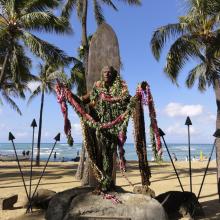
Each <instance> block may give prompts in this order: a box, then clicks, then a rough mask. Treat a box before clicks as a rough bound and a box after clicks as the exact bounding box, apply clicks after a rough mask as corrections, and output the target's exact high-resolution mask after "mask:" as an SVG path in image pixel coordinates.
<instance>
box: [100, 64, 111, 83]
mask: <svg viewBox="0 0 220 220" xmlns="http://www.w3.org/2000/svg"><path fill="white" fill-rule="evenodd" d="M102 74H103V75H102V77H103V80H104V82H106V83H110V82H111V81H112V79H113V73H112V71H111V69H110V68H109V67H104V68H103V70H102Z"/></svg>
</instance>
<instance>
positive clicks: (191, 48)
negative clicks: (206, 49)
mask: <svg viewBox="0 0 220 220" xmlns="http://www.w3.org/2000/svg"><path fill="white" fill-rule="evenodd" d="M200 47H201V45H200V42H199V41H197V40H196V39H194V38H193V37H191V36H187V35H184V36H181V37H179V38H178V39H177V40H176V41H175V42H174V43H173V44H172V46H171V48H170V50H169V52H168V54H167V63H166V66H165V68H164V71H165V73H167V74H168V76H169V77H170V79H171V80H172V81H173V82H176V80H177V77H178V74H179V71H180V70H181V69H182V68H183V66H184V65H185V63H186V62H187V61H188V60H189V59H190V58H194V57H196V58H197V57H198V56H201V57H202V54H201V53H200V50H199V49H200Z"/></svg>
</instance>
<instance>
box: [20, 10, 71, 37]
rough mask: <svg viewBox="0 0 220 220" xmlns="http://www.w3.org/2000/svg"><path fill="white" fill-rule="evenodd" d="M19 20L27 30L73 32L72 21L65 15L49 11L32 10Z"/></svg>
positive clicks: (59, 32)
mask: <svg viewBox="0 0 220 220" xmlns="http://www.w3.org/2000/svg"><path fill="white" fill-rule="evenodd" d="M19 22H20V23H21V24H22V25H23V26H24V28H25V29H26V30H34V31H46V32H55V33H58V34H63V33H67V34H70V33H72V30H71V26H70V23H69V22H68V20H67V19H66V18H65V17H57V16H55V15H54V14H52V13H51V12H48V11H43V12H41V11H39V12H31V13H27V14H25V15H23V16H22V17H21V18H20V20H19Z"/></svg>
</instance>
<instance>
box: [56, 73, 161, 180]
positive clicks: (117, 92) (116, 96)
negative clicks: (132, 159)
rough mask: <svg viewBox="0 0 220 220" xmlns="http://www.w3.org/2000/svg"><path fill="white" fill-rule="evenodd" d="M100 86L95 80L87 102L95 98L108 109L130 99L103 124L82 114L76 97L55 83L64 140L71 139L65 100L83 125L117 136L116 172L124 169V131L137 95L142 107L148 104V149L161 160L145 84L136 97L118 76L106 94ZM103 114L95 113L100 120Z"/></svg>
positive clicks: (152, 107) (154, 122)
mask: <svg viewBox="0 0 220 220" xmlns="http://www.w3.org/2000/svg"><path fill="white" fill-rule="evenodd" d="M103 83H104V82H103V81H99V84H98V85H96V88H95V89H94V92H93V94H91V96H90V99H91V101H93V102H95V101H96V99H97V98H99V99H100V100H101V104H103V105H106V104H107V103H109V104H111V105H112V106H114V105H118V104H120V103H124V102H125V100H127V99H129V98H130V101H129V103H128V105H127V106H126V109H124V111H123V113H122V114H120V115H118V116H116V117H115V118H113V119H112V120H109V121H107V122H105V121H102V120H101V121H96V120H95V119H94V118H93V117H92V116H91V115H89V114H88V113H87V112H86V110H85V109H84V107H83V104H82V102H81V100H80V99H79V98H78V97H77V96H75V95H74V94H72V92H71V91H70V90H69V89H68V88H67V87H65V86H64V85H62V84H60V83H59V82H58V83H57V85H56V93H57V100H58V102H59V103H60V106H61V111H62V113H63V116H64V123H65V125H64V132H65V134H66V135H67V138H68V140H69V139H70V140H71V138H72V136H71V125H70V122H69V119H68V113H67V105H66V101H68V102H69V103H70V104H71V105H72V106H73V108H74V109H75V111H76V113H77V114H78V115H79V117H80V118H81V119H82V121H83V122H84V123H85V125H87V126H89V127H92V128H95V129H98V130H101V129H109V130H111V132H113V133H114V134H116V135H117V137H118V150H119V158H120V161H119V165H120V170H122V171H123V170H125V162H126V160H125V157H124V153H125V150H124V148H123V146H124V143H125V141H126V131H127V125H128V120H129V118H130V116H131V114H132V111H133V110H134V108H135V103H136V101H137V97H140V96H141V100H142V104H143V105H148V107H149V115H150V121H151V124H150V127H151V131H152V132H151V137H152V140H153V141H152V146H153V147H154V150H155V151H154V152H155V154H157V155H158V156H159V157H161V155H162V148H161V141H160V136H159V131H158V127H157V120H156V113H155V109H154V102H153V98H152V95H151V91H150V87H149V85H148V84H147V83H146V86H145V87H143V88H142V87H141V86H140V85H139V86H138V88H137V90H136V95H135V96H134V97H130V95H129V93H128V90H127V86H126V84H125V82H124V81H122V80H121V79H120V77H119V76H117V77H116V80H115V82H114V83H113V85H112V86H111V88H110V91H107V89H106V88H105V87H104V86H103ZM109 93H110V94H109ZM103 115H104V114H103V113H102V112H101V113H100V114H99V116H100V117H104V116H103ZM153 143H154V144H153ZM155 145H156V146H155ZM92 161H93V160H92ZM93 163H95V161H93ZM93 165H94V168H95V170H96V173H97V175H98V176H99V178H98V179H99V180H100V181H101V179H102V177H103V173H102V171H101V170H99V169H98V167H97V166H96V165H95V164H93ZM142 172H144V171H142Z"/></svg>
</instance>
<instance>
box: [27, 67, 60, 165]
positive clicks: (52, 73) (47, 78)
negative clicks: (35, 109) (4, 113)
mask: <svg viewBox="0 0 220 220" xmlns="http://www.w3.org/2000/svg"><path fill="white" fill-rule="evenodd" d="M58 73H59V72H58V71H57V67H55V66H52V65H50V64H49V63H46V64H45V65H41V64H40V73H39V76H37V77H36V79H35V81H38V82H39V85H38V86H37V87H36V88H35V89H34V91H33V92H32V94H31V96H30V97H29V100H28V104H29V103H30V102H31V101H32V100H33V99H34V98H35V97H36V96H38V95H39V94H41V105H40V117H39V123H38V124H39V128H38V139H37V156H36V165H37V166H39V165H40V143H41V132H42V119H43V108H44V96H45V93H49V94H50V93H55V91H54V86H55V83H56V79H57V77H58Z"/></svg>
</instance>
